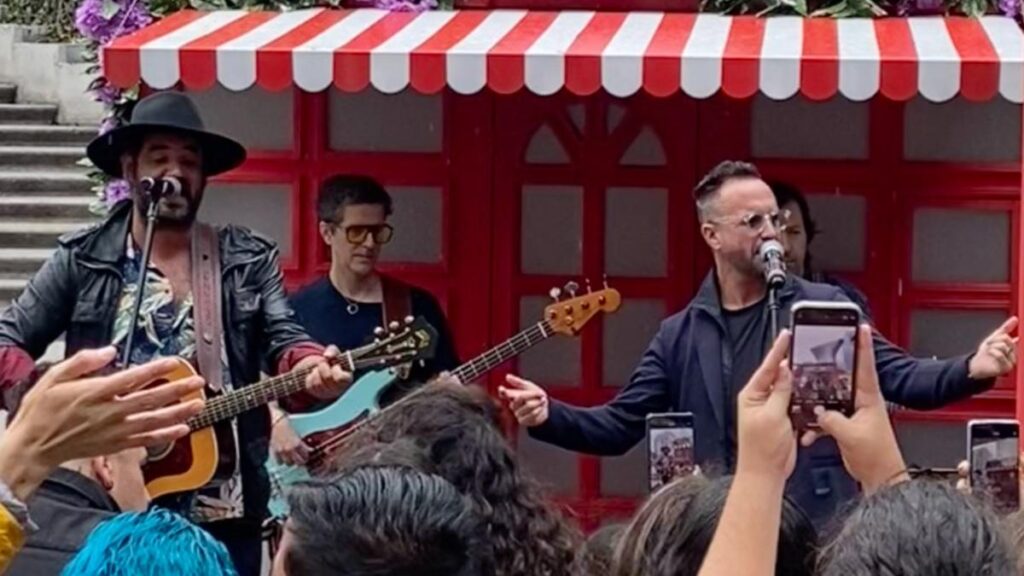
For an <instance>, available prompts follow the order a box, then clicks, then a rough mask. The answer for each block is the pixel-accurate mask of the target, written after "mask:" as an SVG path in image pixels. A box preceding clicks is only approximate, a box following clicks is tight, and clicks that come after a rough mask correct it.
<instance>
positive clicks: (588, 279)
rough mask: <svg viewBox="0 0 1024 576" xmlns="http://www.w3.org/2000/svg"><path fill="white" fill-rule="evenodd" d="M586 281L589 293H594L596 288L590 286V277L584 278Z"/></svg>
mask: <svg viewBox="0 0 1024 576" xmlns="http://www.w3.org/2000/svg"><path fill="white" fill-rule="evenodd" d="M584 283H585V284H586V285H587V294H591V293H593V292H594V290H593V289H592V288H591V287H590V278H587V279H586V280H584Z"/></svg>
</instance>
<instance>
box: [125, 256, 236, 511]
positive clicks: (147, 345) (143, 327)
mask: <svg viewBox="0 0 1024 576" xmlns="http://www.w3.org/2000/svg"><path fill="white" fill-rule="evenodd" d="M141 260H142V257H141V253H140V251H139V250H137V249H135V247H134V246H133V242H132V239H131V236H129V237H128V241H127V247H126V250H125V257H124V258H123V259H122V268H121V272H122V274H123V275H124V287H123V288H122V291H121V298H120V301H119V302H118V310H117V316H116V318H115V320H114V344H115V345H116V346H117V348H118V350H119V353H118V357H120V356H121V355H122V353H123V350H124V345H125V339H126V337H127V335H128V329H129V327H130V326H131V315H132V308H133V306H134V305H135V298H136V294H135V292H136V285H137V283H138V279H139V268H140V267H141V266H142V262H141ZM192 310H193V301H192V294H191V293H190V294H188V295H186V296H185V298H183V299H181V300H180V301H175V299H174V293H173V291H172V287H171V283H170V281H169V280H168V279H167V278H166V277H165V276H164V275H163V274H162V273H161V272H160V271H159V270H157V269H156V268H154V267H152V266H150V267H149V269H148V270H147V273H146V288H145V291H144V296H143V299H142V307H141V308H140V309H139V322H138V324H137V326H136V329H135V336H134V340H133V342H132V355H131V359H130V362H129V365H130V366H135V365H138V364H144V363H146V362H149V361H150V360H153V359H155V358H163V357H166V356H180V357H182V358H184V359H186V360H188V361H189V362H191V363H192V364H193V365H195V363H196V331H195V321H194V318H193V313H192ZM221 338H223V335H222V336H221ZM226 350H227V348H226V347H225V346H224V343H223V341H222V342H221V363H222V365H223V370H222V373H223V374H224V383H223V390H224V391H225V392H226V391H228V390H230V389H231V381H230V374H231V372H230V370H229V369H228V360H227V352H226ZM231 426H232V431H233V433H234V437H235V442H234V444H235V446H234V448H235V451H236V454H235V463H236V464H235V470H234V472H233V473H232V475H231V478H230V479H228V480H227V481H223V482H220V483H217V484H215V485H211V486H209V487H207V488H203V489H202V490H200V491H199V493H198V494H197V495H196V499H195V505H194V506H193V508H192V510H191V512H190V515H191V517H192V519H193V520H194V521H195V522H211V521H214V520H224V519H228V518H240V517H241V516H242V513H243V510H244V508H243V505H242V475H241V470H240V468H239V466H238V462H239V458H238V456H239V455H238V453H237V451H238V422H237V420H232V421H231Z"/></svg>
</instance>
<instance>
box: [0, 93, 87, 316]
mask: <svg viewBox="0 0 1024 576" xmlns="http://www.w3.org/2000/svg"><path fill="white" fill-rule="evenodd" d="M16 95H17V89H16V87H15V86H13V85H5V84H0V308H2V307H4V306H6V305H7V304H8V302H9V301H11V300H12V299H14V298H15V297H16V296H17V295H18V293H19V292H21V290H22V289H23V288H24V287H25V284H26V282H27V281H28V279H29V278H30V277H31V276H32V274H33V273H35V271H36V270H38V269H39V267H40V266H41V265H42V264H43V262H44V261H45V260H46V259H47V258H48V257H49V256H50V254H51V253H52V252H53V250H54V248H55V247H56V245H57V238H58V237H59V236H61V235H62V234H64V233H67V232H71V231H73V230H77V229H79V228H81V227H83V226H87V225H89V224H90V223H92V222H94V221H95V220H96V217H95V216H94V215H92V214H91V213H90V212H89V205H90V203H91V202H92V201H93V198H94V196H93V193H92V191H91V190H90V187H91V182H90V181H89V179H88V176H87V170H86V169H85V168H83V167H81V166H77V165H76V163H77V162H78V161H79V160H80V159H81V158H82V157H83V156H84V155H85V144H86V143H88V142H89V140H90V139H91V138H92V137H93V136H94V135H95V134H96V128H95V127H94V126H59V125H55V124H54V120H55V118H56V115H57V107H56V106H52V105H48V104H17V103H15V97H16Z"/></svg>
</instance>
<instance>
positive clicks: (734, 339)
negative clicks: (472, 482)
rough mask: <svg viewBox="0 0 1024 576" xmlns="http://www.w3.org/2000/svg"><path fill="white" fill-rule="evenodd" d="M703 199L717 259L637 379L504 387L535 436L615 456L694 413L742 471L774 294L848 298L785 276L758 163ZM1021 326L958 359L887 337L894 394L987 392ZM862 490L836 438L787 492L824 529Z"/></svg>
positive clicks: (879, 358) (738, 166)
mask: <svg viewBox="0 0 1024 576" xmlns="http://www.w3.org/2000/svg"><path fill="white" fill-rule="evenodd" d="M694 198H695V200H696V206H697V215H698V218H699V220H700V230H701V235H702V236H703V238H704V241H705V242H706V243H707V245H708V246H709V247H710V249H711V252H712V254H713V256H714V264H715V266H714V270H712V271H711V272H710V273H709V274H708V276H707V278H706V279H705V280H704V283H703V285H702V286H701V287H700V289H699V291H698V293H697V295H696V297H695V298H694V299H693V301H692V302H690V304H689V305H688V306H687V307H686V308H685V309H684V310H683V311H681V312H679V313H677V314H675V315H673V316H670V317H669V318H667V319H666V320H664V321H663V322H662V324H661V327H660V329H659V331H658V333H657V334H656V335H655V336H654V339H653V340H652V341H651V343H650V345H649V347H648V348H647V351H646V352H645V353H644V355H643V357H642V358H641V360H640V364H639V365H638V366H637V367H636V370H635V371H634V372H633V375H632V377H631V379H630V382H629V384H628V385H627V386H626V387H625V388H623V389H622V391H621V392H620V393H619V394H618V395H617V396H616V397H615V398H614V399H613V400H611V402H609V403H608V404H605V405H602V406H594V407H590V408H579V407H575V406H570V405H568V404H565V403H563V402H559V401H557V400H552V399H549V398H548V396H547V394H546V392H545V391H544V390H543V389H542V388H541V387H539V386H537V385H536V384H534V383H533V382H530V381H528V380H524V379H522V378H518V377H516V376H512V375H510V376H509V377H508V378H507V383H506V385H505V386H503V387H501V389H500V390H499V393H500V395H501V396H502V398H503V399H504V400H505V401H506V402H507V404H508V406H509V408H510V410H511V411H512V412H513V413H514V414H515V416H516V419H517V421H518V422H519V424H520V425H522V426H527V427H529V433H530V435H531V436H532V437H534V438H537V439H540V440H542V441H544V442H549V443H551V444H555V445H557V446H560V447H562V448H565V449H567V450H573V451H578V452H584V453H588V454H596V455H602V456H614V455H620V454H624V453H625V452H627V451H628V450H629V449H630V448H632V447H633V446H634V445H635V444H637V443H638V442H639V441H640V440H641V439H642V438H643V437H644V434H645V419H646V416H647V414H650V413H658V412H691V413H692V414H693V423H694V424H693V426H694V457H695V460H696V463H697V464H699V465H700V466H701V468H703V469H707V468H724V470H725V471H727V472H732V470H733V467H734V466H735V463H736V445H737V439H736V398H737V394H738V393H739V391H740V390H741V389H742V388H743V387H744V386H745V385H746V383H747V381H748V380H749V379H750V377H751V376H752V375H753V373H754V371H755V369H756V368H757V367H758V366H759V365H760V363H761V360H762V358H763V357H764V354H765V353H766V351H767V350H768V349H769V348H770V346H771V344H772V342H773V337H774V334H773V330H772V327H771V316H772V314H771V312H772V308H773V304H775V302H773V301H772V298H771V296H772V293H773V292H774V293H776V296H777V301H776V302H777V308H776V310H777V312H778V321H779V322H780V324H781V326H783V327H784V326H787V325H788V323H789V310H790V308H791V307H792V305H793V304H794V303H796V302H798V301H800V300H826V301H846V300H847V299H846V297H845V296H844V295H843V293H842V291H841V290H839V289H838V288H836V287H834V286H830V285H825V284H815V283H812V282H808V281H806V280H804V279H802V278H799V277H796V276H793V275H787V274H786V272H785V269H784V265H783V258H782V257H783V250H782V247H781V246H780V245H779V243H778V236H779V234H780V230H781V228H782V227H783V226H784V224H785V222H786V214H785V212H781V211H780V210H779V207H778V206H777V205H776V202H775V197H774V195H773V194H772V191H771V189H770V188H769V187H768V185H767V184H765V182H764V181H763V180H762V179H761V176H760V174H759V173H758V171H757V169H756V168H755V167H754V166H753V165H752V164H748V163H746V162H736V161H726V162H722V163H721V164H719V165H718V166H716V167H715V168H714V169H713V170H711V172H709V173H708V174H707V175H706V176H705V177H704V178H703V179H702V180H701V181H700V183H699V184H698V185H697V187H696V188H695V189H694ZM770 288H772V289H770ZM1015 327H1016V319H1014V318H1011V319H1010V320H1008V321H1007V322H1006V323H1005V324H1004V325H1003V326H1002V327H1000V328H999V329H998V330H996V331H995V332H994V333H993V334H992V335H991V336H989V337H988V338H986V339H985V341H984V342H982V344H981V346H980V347H979V348H978V350H977V351H976V352H974V353H972V354H969V355H964V356H960V357H957V358H951V359H948V360H930V359H928V360H924V359H916V358H913V357H911V356H909V355H907V354H906V353H905V352H904V351H902V350H900V349H899V348H897V347H896V346H894V345H893V344H891V343H889V342H888V341H886V340H885V339H884V338H883V337H881V336H879V335H877V334H876V335H875V337H874V349H875V358H876V363H877V368H878V373H879V380H880V383H881V387H882V391H883V394H885V396H886V397H887V398H888V399H889V400H890V401H894V402H897V403H899V404H902V405H905V406H908V407H911V408H915V409H934V408H938V407H941V406H944V405H946V404H949V403H950V402H954V401H956V400H960V399H963V398H966V397H968V396H971V395H973V394H977V393H979V392H982V391H984V390H987V389H988V388H990V387H991V386H992V385H993V383H994V382H995V378H996V377H998V376H1002V375H1004V374H1007V373H1009V372H1010V370H1012V368H1013V366H1014V364H1015V363H1016V353H1015V352H1014V342H1013V339H1012V338H1011V336H1010V335H1009V332H1011V331H1012V330H1013V329H1014V328H1015ZM857 491H858V489H857V486H856V484H855V482H854V480H853V479H852V478H851V477H850V476H849V475H848V474H847V473H846V470H845V469H844V468H843V462H842V459H841V457H840V455H839V451H838V449H837V447H836V445H835V443H834V442H833V441H831V440H830V439H823V440H819V441H817V442H815V443H814V444H813V445H812V446H810V447H808V448H801V450H800V453H799V455H798V457H797V463H796V469H795V470H794V472H793V474H792V475H791V476H790V480H789V484H788V486H787V494H788V495H789V496H790V497H791V498H792V499H793V501H795V502H796V503H797V504H799V505H800V506H801V507H802V508H803V509H804V510H805V511H806V512H807V514H808V515H809V516H810V518H811V519H812V520H813V521H814V522H815V523H816V524H817V525H818V526H821V525H823V524H824V523H825V522H826V521H828V519H829V518H830V517H831V516H832V515H833V514H835V512H836V510H837V508H838V507H839V506H840V504H842V503H843V502H844V501H846V500H848V499H850V498H852V497H854V495H855V494H856V493H857Z"/></svg>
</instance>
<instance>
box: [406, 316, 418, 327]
mask: <svg viewBox="0 0 1024 576" xmlns="http://www.w3.org/2000/svg"><path fill="white" fill-rule="evenodd" d="M415 320H416V319H415V318H413V317H412V316H406V317H405V323H406V324H410V325H411V324H412V323H413V322H414V321H415Z"/></svg>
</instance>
